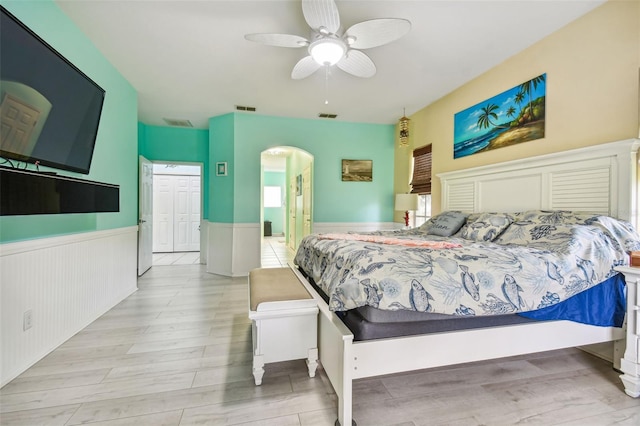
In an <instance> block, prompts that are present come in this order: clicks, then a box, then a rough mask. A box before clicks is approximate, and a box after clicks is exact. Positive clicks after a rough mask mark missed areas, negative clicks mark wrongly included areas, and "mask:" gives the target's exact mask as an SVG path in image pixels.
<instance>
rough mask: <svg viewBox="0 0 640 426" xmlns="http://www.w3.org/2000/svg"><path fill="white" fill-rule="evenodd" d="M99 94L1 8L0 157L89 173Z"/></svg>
mask: <svg viewBox="0 0 640 426" xmlns="http://www.w3.org/2000/svg"><path fill="white" fill-rule="evenodd" d="M104 94H105V92H104V90H103V89H102V88H101V87H100V86H98V85H97V84H96V83H95V82H94V81H93V80H91V79H90V78H89V77H87V76H86V75H85V74H84V73H83V72H82V71H80V70H79V69H78V68H76V67H75V66H74V65H73V64H72V63H71V62H69V61H68V60H67V59H65V58H64V57H63V56H62V55H61V54H60V53H58V52H57V51H56V50H55V49H53V48H52V47H51V46H49V44H47V43H46V42H45V41H44V40H42V39H41V38H40V37H38V36H37V35H36V34H35V33H34V32H33V31H31V30H30V29H29V28H28V27H27V26H25V25H24V24H23V23H22V22H20V21H19V20H18V19H17V18H16V17H15V16H13V15H12V14H11V13H9V12H8V11H7V10H6V9H5V8H3V7H2V6H0V120H1V124H2V126H1V128H2V131H1V133H0V157H3V158H5V159H9V160H18V161H24V162H27V163H32V164H40V165H44V166H50V167H54V168H58V169H62V170H69V171H74V172H80V173H84V174H89V167H90V166H91V158H92V157H93V149H94V146H95V142H96V135H97V133H98V124H99V122H100V114H101V112H102V104H103V102H104Z"/></svg>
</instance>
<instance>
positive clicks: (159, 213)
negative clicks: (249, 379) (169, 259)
mask: <svg viewBox="0 0 640 426" xmlns="http://www.w3.org/2000/svg"><path fill="white" fill-rule="evenodd" d="M153 252H154V253H171V252H173V181H172V176H168V175H154V176H153Z"/></svg>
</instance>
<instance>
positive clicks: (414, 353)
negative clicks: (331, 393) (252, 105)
mask: <svg viewBox="0 0 640 426" xmlns="http://www.w3.org/2000/svg"><path fill="white" fill-rule="evenodd" d="M639 145H640V141H638V140H636V139H633V140H625V141H620V142H614V143H608V144H601V145H597V146H594V147H588V148H582V149H578V150H572V151H565V152H561V153H556V154H551V155H545V156H540V157H535V158H529V159H526V160H518V161H513V162H508V163H502V164H497V165H492V166H485V167H480V168H474V169H468V170H464V171H457V172H449V173H444V174H441V175H438V177H439V178H440V179H441V184H442V210H443V211H446V212H463V213H464V214H463V216H464V218H463V219H458V220H462V224H461V225H460V226H459V227H458V228H457V229H456V230H455V231H454V233H452V234H449V235H437V236H436V237H433V236H432V235H431V234H432V233H436V234H438V233H439V232H440V231H441V230H440V229H437V228H438V227H435V228H434V226H435V224H437V221H435V222H434V223H428V224H427V226H426V227H425V228H424V229H416V230H412V231H405V232H399V231H396V232H394V233H383V232H380V233H369V234H367V235H358V236H355V237H354V236H345V235H344V234H335V235H331V234H329V235H326V234H325V235H313V236H310V237H307V238H306V240H307V241H306V242H305V243H304V244H302V245H301V247H300V249H299V250H298V253H297V255H296V260H295V265H292V267H293V269H294V272H295V273H296V275H297V276H298V278H299V279H300V281H301V282H302V283H303V285H305V286H306V287H307V289H308V290H309V291H310V293H311V294H312V295H313V296H314V298H315V299H316V300H317V302H318V305H319V309H320V318H319V333H318V337H319V343H318V345H319V351H320V361H321V363H322V365H323V368H324V369H325V372H326V374H327V376H328V377H329V380H330V381H331V383H332V385H333V387H334V389H335V391H336V394H337V396H338V420H337V423H339V424H342V425H345V424H350V423H352V420H353V419H352V411H351V403H352V381H353V380H354V379H359V378H365V377H371V376H376V375H382V374H390V373H396V372H403V371H411V370H417V369H423V368H430V367H436V366H442V365H450V364H457V363H463V362H471V361H478V360H484V359H492V358H499V357H506V356H512V355H519V354H525V353H532V352H539V351H546V350H553V349H559V348H565V347H575V346H584V345H590V344H594V343H601V342H614V354H613V361H614V366H615V367H616V368H622V370H623V372H624V376H623V382H624V384H625V391H626V392H627V394H629V395H631V396H638V395H639V394H640V385H639V383H640V382H639V381H638V376H639V371H640V370H639V367H638V366H639V362H638V336H637V330H638V324H637V322H638V319H637V305H638V301H637V300H636V298H637V288H636V287H637V280H638V278H640V277H639V276H638V275H634V272H635V270H634V269H631V268H626V266H625V265H627V264H628V256H627V255H626V254H625V252H626V251H629V250H635V249H637V248H638V247H637V243H638V242H637V237H634V235H637V234H635V231H633V229H630V227H629V226H627V225H626V223H627V222H630V223H634V224H635V223H637V222H636V220H637V218H636V214H637V209H636V203H637V200H636V190H637V185H636V182H637V178H636V164H637V163H636V162H637V149H638V146H639ZM523 189H526V190H523ZM486 212H491V213H490V215H489V216H487V214H488V213H487V214H485V213H486ZM496 212H497V213H496ZM575 212H586V213H575ZM447 214H448V213H447ZM612 218H618V219H620V220H615V219H612ZM448 221H449V218H448V219H447V221H445V222H443V224H440V225H442V226H443V227H444V228H446V222H448ZM481 225H482V226H481ZM501 226H503V228H502V229H497V228H500V227H501ZM536 227H538V229H537V230H536ZM551 227H553V228H554V229H551ZM429 228H431V229H429ZM494 228H496V229H494ZM520 228H522V229H520ZM525 228H526V231H525V232H522V231H523V230H524V229H525ZM426 231H428V232H426ZM447 232H450V230H445V231H443V233H444V234H446V233H447ZM421 233H422V234H425V233H426V234H427V235H431V236H430V237H428V238H425V236H424V235H420V234H421ZM518 234H519V235H520V237H519V236H518ZM597 234H606V236H607V238H605V239H600V238H599V237H596V235H597ZM523 235H525V236H528V237H526V238H525V239H527V238H528V239H529V240H531V236H532V235H534V236H535V238H534V239H535V240H537V242H538V243H540V244H535V243H534V244H531V241H525V242H524V243H523V244H521V245H518V244H517V240H518V238H522V236H523ZM568 236H569V237H568ZM463 237H464V238H463ZM501 238H502V240H500V239H501ZM362 240H364V241H362ZM425 240H426V241H428V243H421V241H425ZM576 241H579V242H580V243H579V244H576V243H575V242H576ZM514 242H515V243H516V244H514ZM554 243H558V244H560V246H561V247H559V249H558V250H559V251H561V252H566V253H568V254H569V255H568V256H567V257H565V258H555V257H553V256H554V255H555V254H554V253H551V252H553V250H549V247H550V246H552V245H553V244H554ZM420 244H426V246H421V247H418V245H420ZM344 246H347V247H351V248H352V249H355V253H356V254H355V255H351V256H350V257H349V256H346V255H345V254H344V252H343V251H342V250H343V248H341V247H344ZM382 246H384V247H385V250H381V249H380V247H382ZM514 246H515V247H516V249H515V254H514V251H513V250H514V249H513V247H514ZM522 246H527V247H522ZM605 246H612V247H605ZM322 247H323V248H324V251H323V253H324V254H320V253H319V252H316V251H321V248H322ZM365 247H366V248H365ZM609 249H611V250H609ZM424 250H428V251H429V252H430V255H429V256H428V257H427V258H428V259H430V261H428V262H425V261H424V257H420V256H418V255H417V253H419V252H421V251H424ZM575 250H583V251H575ZM605 251H610V252H611V253H610V255H606V256H605V255H604V252H605ZM318 256H319V257H318ZM354 259H355V260H354ZM409 259H412V261H411V262H410V261H409ZM421 259H422V260H421ZM358 261H362V262H364V263H358ZM415 262H417V264H419V265H420V267H416V263H415ZM420 262H422V264H420ZM401 264H402V265H401ZM412 265H413V266H412ZM345 269H347V270H349V271H350V272H349V273H346V272H345ZM354 269H358V270H359V271H361V272H363V273H364V275H363V276H361V277H359V278H358V279H356V280H354V282H353V283H352V284H349V283H348V281H349V278H351V277H352V275H353V274H351V272H352V271H353V270H354ZM536 271H539V273H536ZM618 271H623V272H626V292H627V300H628V301H629V303H626V306H623V311H624V310H625V308H626V321H627V324H629V326H628V327H626V330H625V328H624V327H621V325H622V324H621V316H620V310H617V311H616V310H615V309H613V310H612V313H611V315H610V317H609V318H608V319H607V318H605V319H604V320H602V321H605V322H603V323H598V325H591V324H588V323H589V322H591V321H583V320H581V319H578V321H582V322H577V321H576V320H565V319H558V318H563V317H562V316H560V317H545V318H543V319H545V321H540V320H539V319H538V318H536V319H535V320H532V319H531V318H529V319H523V317H522V316H520V315H515V314H517V313H518V312H530V311H534V312H535V311H537V310H538V309H539V308H540V307H545V304H547V305H560V304H562V303H569V301H571V300H575V299H576V298H577V297H578V296H580V294H583V293H586V292H588V291H593V290H594V289H598V288H600V287H601V286H600V285H599V284H600V283H601V282H603V281H605V282H609V281H613V280H616V279H617V284H613V285H612V287H613V288H618V289H619V288H620V275H618V274H617V272H618ZM421 274H422V275H421ZM542 276H544V279H541V277H542ZM390 277H393V278H395V281H396V282H392V280H390V279H389V278H390ZM452 277H455V280H452ZM341 278H343V280H342V285H336V283H338V282H340V279H341ZM385 280H386V281H385ZM425 280H426V281H429V280H430V281H432V282H433V284H434V285H435V288H434V287H428V288H425V287H422V286H421V285H420V283H424V282H425ZM356 281H357V283H356ZM398 281H403V282H404V284H403V285H397V284H398ZM447 281H448V282H447ZM452 281H454V282H452ZM530 281H531V282H533V283H532V287H533V288H534V290H535V291H533V292H528V293H527V292H525V287H527V285H525V282H526V283H529V282H530ZM345 282H347V285H346V286H345V285H344V284H345ZM356 284H359V285H356ZM363 284H364V285H363ZM401 284H402V283H401ZM452 284H453V286H452V287H451V285H452ZM446 285H449V286H450V287H451V288H452V290H449V291H447V290H445V288H446ZM552 285H556V286H555V287H553V286H552ZM616 285H617V287H616ZM483 290H484V291H483ZM595 297H596V299H592V300H599V299H598V298H600V297H604V296H599V295H598V296H595ZM366 310H369V311H371V312H366ZM343 312H349V313H353V315H352V317H351V320H350V319H349V318H348V315H345V314H343ZM389 312H391V313H392V315H395V314H396V313H397V312H404V313H408V314H409V315H414V314H415V315H423V314H424V313H425V312H426V314H427V315H432V316H435V317H438V316H447V317H449V318H454V317H455V318H456V319H458V318H459V319H461V320H464V321H467V320H468V319H469V318H466V317H477V319H486V318H489V322H488V323H486V324H482V325H481V326H479V327H475V328H474V327H471V328H470V327H467V326H464V327H462V328H460V326H459V325H458V324H456V325H448V326H446V327H445V328H443V329H439V330H438V329H436V330H435V331H433V330H431V331H430V332H428V333H426V334H425V332H421V331H420V329H419V327H420V326H417V328H416V329H415V330H413V331H411V332H407V333H405V335H403V334H402V333H398V331H397V329H398V327H394V326H393V320H391V323H392V326H391V327H390V328H391V329H394V328H395V329H394V330H391V331H389V330H386V331H383V332H382V333H381V334H380V333H378V334H376V333H377V332H374V333H373V334H367V332H363V333H364V334H362V335H359V333H360V334H361V332H360V331H356V332H355V336H354V332H352V329H353V330H359V329H357V325H354V321H353V318H356V320H355V323H358V322H359V321H360V320H361V319H362V317H367V315H369V316H376V315H379V314H380V313H382V314H386V313H389ZM523 315H526V314H523ZM382 316H383V317H384V318H385V319H383V320H381V322H382V323H387V322H388V320H387V319H386V318H387V317H385V315H382ZM358 318H359V319H358ZM401 318H402V319H400V320H399V321H400V323H401V325H402V323H404V325H406V323H407V321H408V320H407V319H406V318H405V317H401ZM514 318H516V319H515V320H514ZM365 319H366V318H365ZM436 319H437V318H436ZM496 319H500V321H502V320H504V321H505V322H500V321H498V322H495V321H496ZM570 319H573V318H570ZM473 320H474V321H475V320H476V319H473ZM409 321H410V320H409ZM492 321H494V322H493V323H492ZM597 321H601V319H598V320H597ZM597 321H596V323H597ZM360 322H361V321H360ZM421 322H423V321H421V320H420V321H416V324H418V323H421ZM437 322H438V321H432V323H437ZM585 322H587V323H585ZM387 325H388V324H387ZM354 327H355V328H354ZM414 328H415V327H414ZM385 333H386V334H385ZM625 333H626V334H625ZM625 337H626V341H627V343H628V344H627V345H626V350H625V344H624V343H625ZM503 342H509V344H508V345H505V344H503ZM470 349H472V350H470ZM623 352H624V357H623V355H622V354H623ZM621 358H624V359H623V360H622V363H620V359H621Z"/></svg>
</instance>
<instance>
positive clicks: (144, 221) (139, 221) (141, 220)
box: [138, 219, 147, 225]
mask: <svg viewBox="0 0 640 426" xmlns="http://www.w3.org/2000/svg"><path fill="white" fill-rule="evenodd" d="M143 223H147V221H146V220H144V219H138V225H142V224H143Z"/></svg>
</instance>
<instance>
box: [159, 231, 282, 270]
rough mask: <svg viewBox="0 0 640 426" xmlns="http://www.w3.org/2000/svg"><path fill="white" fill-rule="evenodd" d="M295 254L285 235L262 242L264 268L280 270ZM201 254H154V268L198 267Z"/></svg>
mask: <svg viewBox="0 0 640 426" xmlns="http://www.w3.org/2000/svg"><path fill="white" fill-rule="evenodd" d="M294 256H295V253H294V252H293V250H291V249H290V248H288V247H287V245H286V240H285V238H284V236H283V235H274V236H272V237H264V239H263V240H262V267H263V268H280V267H283V266H287V264H288V262H291V261H292V260H293V257H294ZM199 263H200V252H198V251H191V252H176V253H153V266H169V265H197V264H199Z"/></svg>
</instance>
